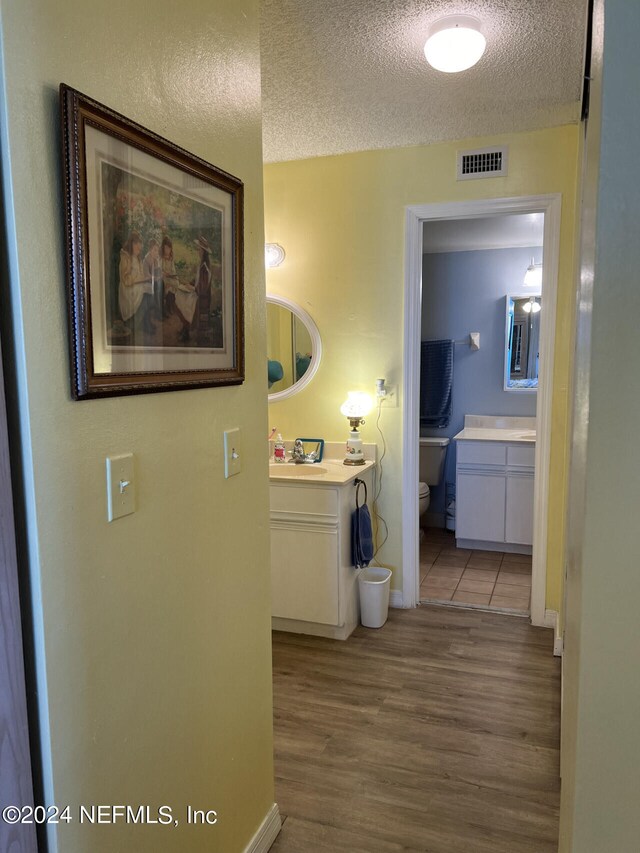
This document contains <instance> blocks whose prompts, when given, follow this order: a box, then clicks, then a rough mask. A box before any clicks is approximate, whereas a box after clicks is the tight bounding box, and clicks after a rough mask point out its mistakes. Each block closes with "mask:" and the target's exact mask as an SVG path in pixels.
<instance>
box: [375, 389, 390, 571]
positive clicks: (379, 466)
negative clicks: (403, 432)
mask: <svg viewBox="0 0 640 853" xmlns="http://www.w3.org/2000/svg"><path fill="white" fill-rule="evenodd" d="M383 400H384V397H380V398H379V399H378V417H377V418H376V429H377V430H378V432H379V433H380V438H381V439H382V455H381V456H380V461H379V462H378V464H377V466H376V468H375V487H374V496H373V514H374V516H375V519H376V522H377V525H378V529H379V528H380V524H382V526H383V527H384V538H383V540H382V542H381V543H380V544H379V545H378V546H377V547H376V550H375V552H374V554H373V556H374V558H375V557H376V556H377V554H378V551H379V550H380V549H381V548H382V546H383V545H384V543H385V542H386V541H387V539H388V538H389V528H388V526H387V522H386V521H385V520H384V518H383V517H382V516H381V515H380V513H379V512H378V498H379V497H380V493H381V492H382V476H383V473H384V472H383V468H382V460H383V459H384V457H385V456H386V454H387V442H386V441H385V437H384V433H383V432H382V430H381V429H380V415H381V414H382V401H383ZM378 470H379V471H380V476H378ZM376 532H377V531H376ZM377 538H378V537H377V536H376V539H377Z"/></svg>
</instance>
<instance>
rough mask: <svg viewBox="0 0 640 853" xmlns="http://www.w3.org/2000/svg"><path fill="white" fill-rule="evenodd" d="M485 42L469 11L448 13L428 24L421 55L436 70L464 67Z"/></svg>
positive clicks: (478, 54)
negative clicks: (466, 12)
mask: <svg viewBox="0 0 640 853" xmlns="http://www.w3.org/2000/svg"><path fill="white" fill-rule="evenodd" d="M486 46H487V40H486V38H485V37H484V36H483V34H482V32H481V24H480V21H479V20H478V19H477V18H474V17H473V16H472V15H448V16H447V17H446V18H440V20H439V21H436V22H435V23H434V24H432V25H431V27H430V28H429V38H428V39H427V42H426V44H425V46H424V55H425V56H426V58H427V62H428V63H429V65H431V66H433V68H435V69H436V71H446V72H447V73H448V74H453V73H455V72H457V71H466V69H467V68H471V66H472V65H475V64H476V62H478V60H479V59H480V57H481V56H482V54H483V53H484V49H485V47H486Z"/></svg>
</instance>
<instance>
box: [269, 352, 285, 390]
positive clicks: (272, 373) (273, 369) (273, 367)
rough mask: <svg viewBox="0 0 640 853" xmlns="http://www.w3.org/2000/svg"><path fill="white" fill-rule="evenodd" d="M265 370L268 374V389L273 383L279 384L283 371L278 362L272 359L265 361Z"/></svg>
mask: <svg viewBox="0 0 640 853" xmlns="http://www.w3.org/2000/svg"><path fill="white" fill-rule="evenodd" d="M267 368H268V374H269V388H271V386H272V385H273V384H274V382H280V380H281V379H282V377H283V376H284V370H283V369H282V365H281V364H280V362H279V361H276V360H275V359H272V358H269V359H267Z"/></svg>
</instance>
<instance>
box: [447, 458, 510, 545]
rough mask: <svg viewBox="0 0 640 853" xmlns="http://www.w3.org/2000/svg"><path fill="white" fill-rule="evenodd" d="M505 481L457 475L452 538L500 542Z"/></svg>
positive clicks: (488, 475) (501, 477)
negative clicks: (454, 530)
mask: <svg viewBox="0 0 640 853" xmlns="http://www.w3.org/2000/svg"><path fill="white" fill-rule="evenodd" d="M505 497H506V478H505V477H504V475H494V474H462V473H460V472H459V473H458V480H457V487H456V538H457V539H480V540H484V541H487V542H504V541H505V539H504V534H505V529H504V507H505Z"/></svg>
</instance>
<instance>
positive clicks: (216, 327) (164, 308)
mask: <svg viewBox="0 0 640 853" xmlns="http://www.w3.org/2000/svg"><path fill="white" fill-rule="evenodd" d="M60 100H61V110H62V128H63V157H64V176H65V181H64V184H65V195H66V231H67V258H68V303H69V327H70V346H71V389H72V394H73V396H74V397H75V399H85V398H95V397H106V396H114V395H119V394H139V393H146V392H153V391H177V390H180V389H185V388H201V387H207V386H213V385H237V384H239V383H241V382H242V381H243V380H244V328H243V264H242V258H243V184H242V182H241V181H240V180H238V178H234V177H233V176H232V175H229V174H227V173H226V172H223V171H222V170H221V169H218V168H216V167H215V166H212V165H210V164H209V163H206V162H205V161H204V160H200V159H199V158H198V157H195V156H193V155H192V154H189V153H188V152H186V151H184V150H183V149H181V148H178V147H177V146H176V145H173V144H172V143H171V142H167V140H165V139H162V138H161V137H159V136H156V135H155V134H154V133H151V132H150V131H148V130H145V129H144V128H142V127H140V126H139V125H137V124H135V123H134V122H132V121H130V120H129V119H126V118H124V117H123V116H121V115H119V114H118V113H116V112H114V111H113V110H110V109H108V108H107V107H105V106H103V105H101V104H99V103H97V102H96V101H93V100H91V99H90V98H88V97H86V96H85V95H83V94H81V93H80V92H77V91H76V90H75V89H71V88H70V87H68V86H65V85H64V84H63V85H62V86H61V87H60Z"/></svg>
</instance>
